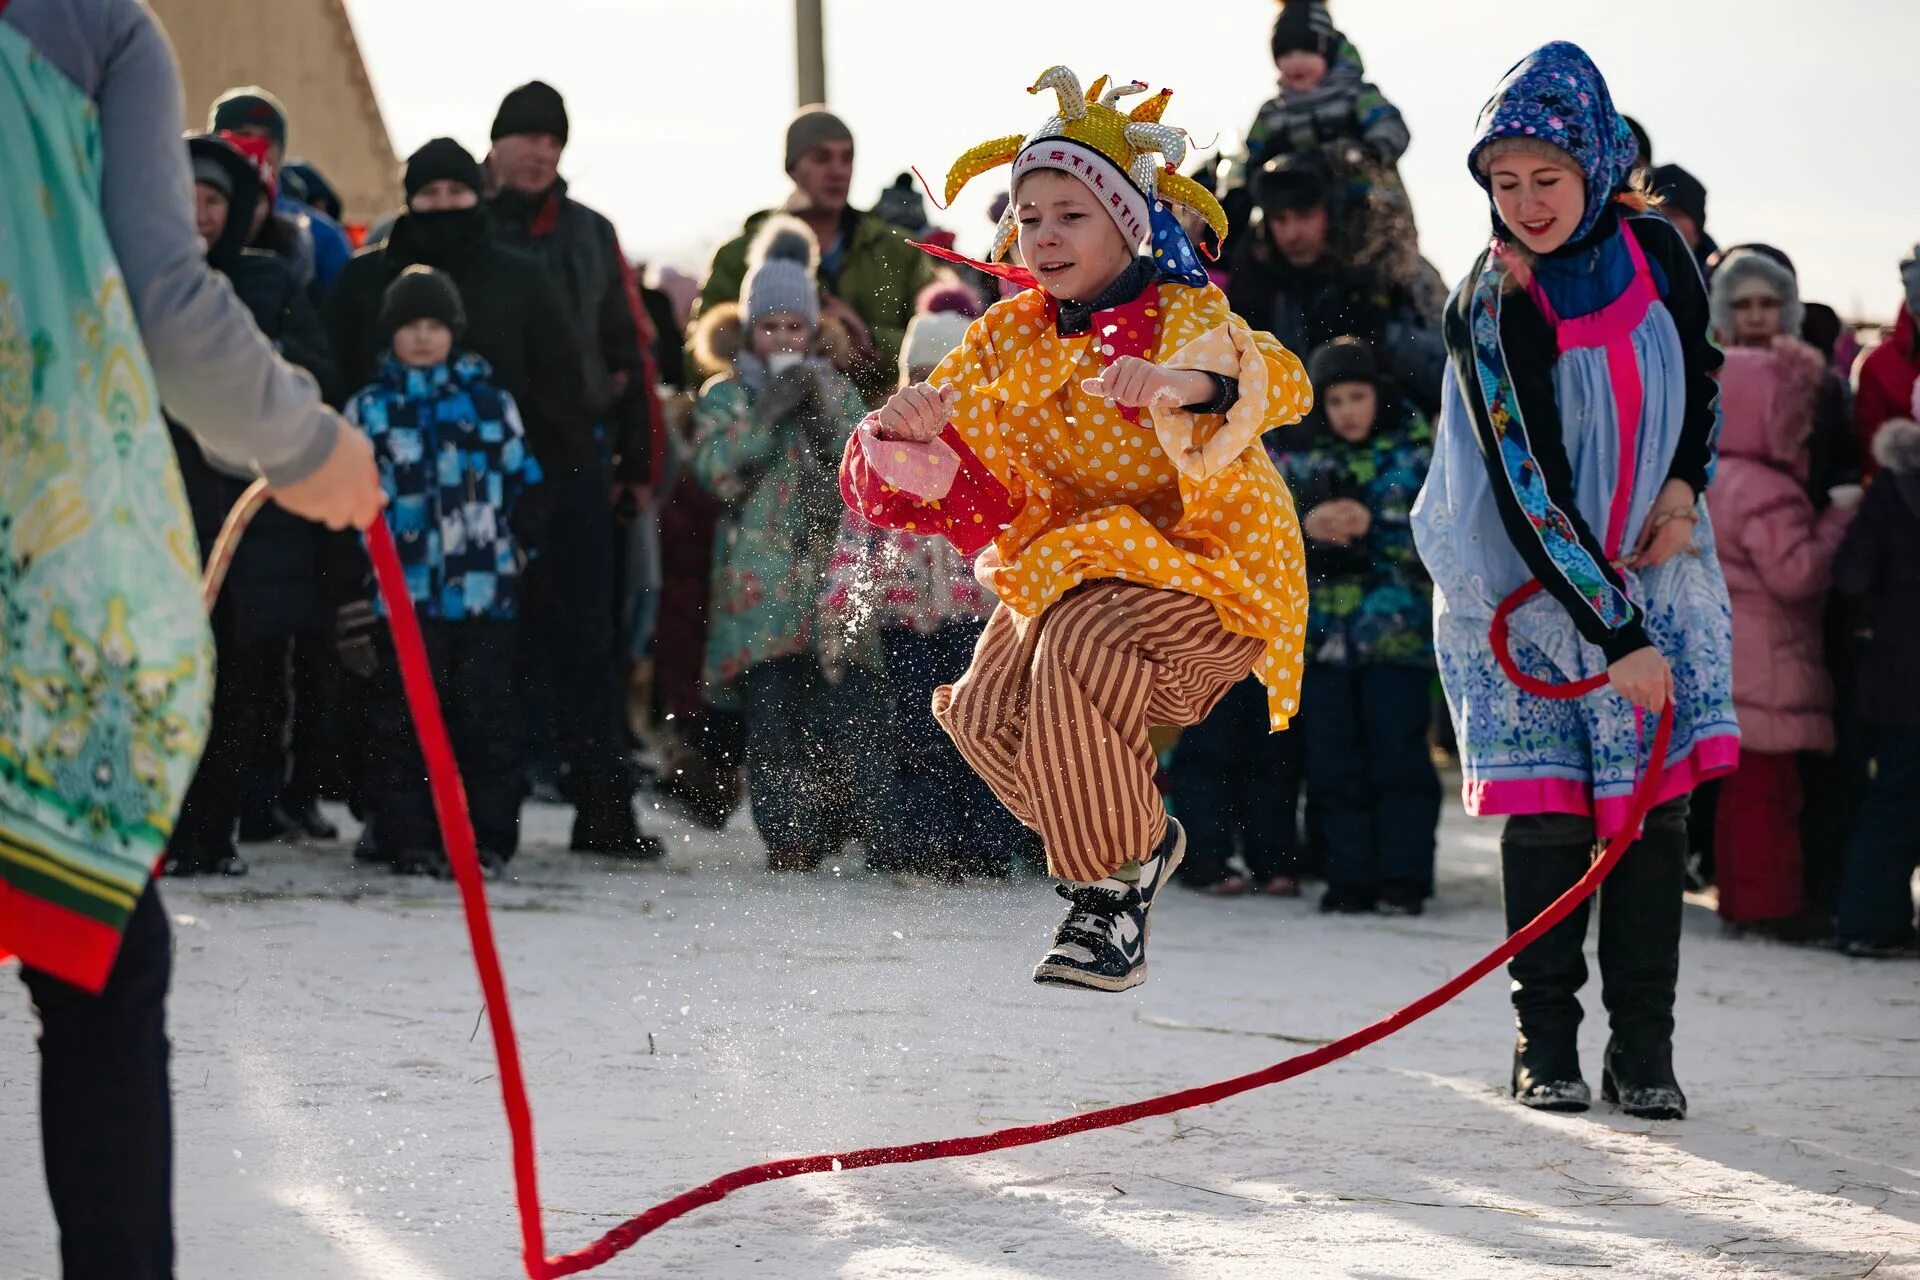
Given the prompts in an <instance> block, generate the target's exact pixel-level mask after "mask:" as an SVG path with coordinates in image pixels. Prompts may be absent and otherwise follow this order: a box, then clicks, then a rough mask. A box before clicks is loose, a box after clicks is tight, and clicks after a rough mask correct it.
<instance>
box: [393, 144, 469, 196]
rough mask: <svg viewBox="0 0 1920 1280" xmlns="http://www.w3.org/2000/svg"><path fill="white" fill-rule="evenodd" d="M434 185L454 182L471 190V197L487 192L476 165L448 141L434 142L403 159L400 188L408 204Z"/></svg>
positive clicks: (456, 145) (460, 147)
mask: <svg viewBox="0 0 1920 1280" xmlns="http://www.w3.org/2000/svg"><path fill="white" fill-rule="evenodd" d="M434 182H457V183H459V184H460V185H461V186H463V187H471V188H472V189H473V193H474V194H475V195H479V194H480V193H481V192H482V191H485V190H486V189H487V188H486V179H485V178H483V177H482V176H481V174H480V162H479V161H477V160H475V159H474V158H473V154H472V153H471V152H469V151H468V150H467V149H466V148H465V147H463V146H461V145H460V144H459V143H457V142H455V141H454V140H453V139H452V138H435V139H434V140H433V141H431V142H429V143H427V144H426V145H424V146H422V147H421V148H420V149H419V150H418V151H416V152H414V153H413V154H412V155H410V156H408V157H407V176H406V181H405V184H404V185H405V186H406V189H407V199H408V200H409V201H411V200H412V199H413V198H414V197H415V196H417V195H419V194H420V191H421V189H422V188H423V187H425V186H427V185H428V184H429V183H434Z"/></svg>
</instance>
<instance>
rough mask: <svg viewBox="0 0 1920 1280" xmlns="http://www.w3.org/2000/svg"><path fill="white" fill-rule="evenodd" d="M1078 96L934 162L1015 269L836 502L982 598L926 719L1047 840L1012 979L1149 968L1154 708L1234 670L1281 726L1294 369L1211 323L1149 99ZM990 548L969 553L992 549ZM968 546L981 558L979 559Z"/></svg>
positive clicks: (1301, 400) (1159, 818)
mask: <svg viewBox="0 0 1920 1280" xmlns="http://www.w3.org/2000/svg"><path fill="white" fill-rule="evenodd" d="M1106 85H1107V82H1106V80H1105V79H1104V78H1103V79H1101V80H1100V81H1099V82H1097V83H1096V84H1095V85H1094V86H1093V88H1092V89H1091V90H1090V91H1088V92H1087V93H1085V94H1082V92H1081V90H1080V85H1079V82H1078V81H1077V80H1076V79H1075V78H1074V76H1073V73H1072V72H1070V71H1069V70H1067V69H1066V68H1065V67H1055V68H1053V69H1052V70H1050V71H1048V72H1047V73H1046V74H1045V75H1043V76H1042V77H1041V78H1040V80H1039V82H1038V83H1037V84H1036V85H1035V86H1034V91H1035V92H1038V91H1040V90H1043V89H1052V90H1053V91H1054V92H1055V93H1056V94H1057V95H1058V99H1059V111H1058V114H1057V115H1055V116H1054V117H1053V118H1051V119H1049V120H1048V121H1047V122H1046V123H1045V124H1043V125H1042V126H1041V127H1040V128H1039V129H1038V130H1036V131H1035V132H1034V133H1032V134H1031V135H1029V136H1027V137H1026V138H1025V139H1022V138H1021V137H1019V136H1018V135H1016V136H1013V137H1008V138H1002V139H999V140H997V141H995V142H991V143H987V144H984V145H982V146H980V147H976V148H975V149H974V150H972V151H970V152H968V153H967V154H966V155H965V156H963V157H962V158H961V160H960V161H959V162H958V163H957V164H956V165H955V166H954V168H953V170H952V172H951V173H950V174H949V175H948V179H947V194H948V199H949V200H951V198H952V197H953V195H954V194H956V193H957V192H958V191H959V189H960V187H961V186H963V185H964V184H965V183H966V182H967V181H968V180H969V179H970V178H972V177H975V176H977V175H978V174H980V173H983V172H986V171H987V170H989V169H992V168H995V167H998V166H999V165H1002V164H1008V163H1011V164H1012V166H1013V187H1012V195H1013V198H1012V202H1011V204H1010V205H1009V207H1008V212H1007V215H1006V217H1005V218H1004V219H1003V221H1002V223H1001V232H1000V235H999V236H998V238H997V240H996V243H995V249H994V253H993V255H992V256H993V257H994V258H999V257H1001V256H1003V255H1004V253H1005V251H1006V250H1007V249H1008V248H1009V247H1011V245H1012V244H1013V242H1014V241H1015V240H1016V239H1017V241H1018V246H1019V251H1020V261H1021V262H1022V263H1023V264H1024V267H1023V268H1010V267H1005V266H997V265H996V266H993V267H991V268H989V269H990V270H992V271H993V272H994V273H995V274H1000V275H1003V276H1006V277H1008V278H1012V279H1017V280H1019V281H1020V282H1021V283H1024V284H1026V285H1027V286H1029V287H1028V288H1027V289H1026V291H1025V292H1022V293H1020V294H1018V295H1017V296H1015V297H1012V298H1009V299H1007V300H1005V301H1003V302H1001V303H999V304H998V305H996V306H995V307H993V308H992V309H991V310H990V311H988V313H987V314H986V315H985V316H984V317H982V318H981V319H980V320H978V321H976V322H975V323H974V324H973V326H972V328H971V329H970V330H969V331H968V333H967V337H966V340H965V342H964V343H962V345H961V346H960V348H959V349H958V350H956V351H954V352H953V353H952V354H950V355H949V356H948V357H947V358H946V359H945V360H944V361H943V362H942V363H941V364H940V366H939V368H938V369H937V370H936V371H935V373H934V375H933V378H932V379H931V380H930V381H929V382H927V383H922V384H918V385H915V386H910V387H907V388H905V389H903V390H901V391H900V392H899V393H897V394H896V395H895V396H894V397H893V398H892V399H891V400H889V401H888V402H887V404H886V405H885V406H884V407H883V408H881V409H880V410H879V411H877V412H876V413H874V414H871V415H869V416H868V418H867V419H866V420H865V421H864V422H863V423H862V424H861V429H860V430H859V431H857V432H856V433H855V435H854V437H853V439H852V440H851V441H850V442H849V443H848V446H847V452H846V456H845V459H844V461H843V465H842V473H841V475H842V492H843V494H844V495H845V496H846V498H847V501H848V502H849V504H850V505H852V506H853V507H854V509H855V510H857V511H859V512H860V513H861V514H862V515H864V516H865V517H866V518H867V519H868V520H870V521H872V522H873V523H875V524H878V525H882V526H884V527H887V528H893V529H904V530H907V531H910V532H916V533H921V534H926V535H934V534H940V535H944V536H945V537H947V538H948V539H949V540H950V541H951V542H952V543H953V544H954V545H955V546H956V547H958V548H959V549H960V550H961V551H962V552H964V553H968V554H971V553H973V552H975V551H979V552H980V556H979V560H978V562H977V568H976V573H977V575H978V576H979V578H980V580H981V581H982V582H984V583H985V584H986V585H988V586H989V587H991V588H992V589H993V591H994V593H995V594H996V595H997V596H998V597H999V600H1000V604H999V607H998V608H996V609H995V610H994V613H993V616H992V618H991V620H990V621H989V622H988V624H987V629H986V632H985V633H984V634H983V635H982V637H981V640H980V644H979V647H978V649H977V650H976V651H975V654H974V659H973V665H972V666H971V668H969V670H968V671H967V672H966V674H965V675H963V676H961V677H960V678H959V679H958V680H957V681H955V682H954V683H953V684H951V685H948V686H943V687H942V688H940V689H938V690H937V691H936V692H935V694H934V699H933V713H934V715H935V717H936V718H937V719H938V720H939V721H940V723H941V725H942V726H943V727H944V728H945V729H946V731H947V733H948V734H949V735H950V736H951V737H952V738H953V740H954V743H955V745H956V746H957V747H958V748H959V749H960V753H961V754H962V755H963V756H965V757H966V759H967V762H968V763H969V764H970V765H971V766H972V767H973V769H974V770H975V771H976V772H978V773H979V774H980V776H981V777H982V778H984V779H985V780H986V781H987V783H988V784H989V785H990V786H992V788H993V790H994V792H995V794H996V795H998V796H999V798H1000V800H1001V801H1002V803H1004V804H1005V805H1006V806H1007V808H1008V809H1009V810H1011V811H1012V812H1013V814H1014V815H1015V816H1016V817H1018V818H1019V819H1020V820H1021V821H1022V822H1024V823H1025V824H1026V825H1027V826H1029V827H1031V828H1032V829H1033V830H1035V831H1036V832H1038V833H1039V834H1040V836H1041V838H1042V839H1043V841H1044V842H1045V845H1046V852H1047V863H1048V870H1049V871H1050V872H1051V873H1052V874H1053V875H1055V876H1057V877H1059V878H1060V879H1062V880H1065V881H1069V882H1070V884H1065V885H1061V886H1058V891H1059V893H1060V894H1061V896H1062V897H1065V898H1066V899H1068V901H1069V903H1070V906H1069V908H1068V911H1067V916H1066V919H1065V921H1063V922H1062V924H1061V925H1060V928H1059V930H1058V933H1057V934H1056V936H1055V939H1054V945H1053V947H1052V949H1051V950H1049V951H1048V952H1047V954H1046V956H1045V957H1044V958H1043V959H1042V960H1041V962H1040V964H1039V966H1038V967H1037V968H1036V969H1035V970H1034V980H1035V981H1036V982H1043V983H1059V984H1062V985H1068V986H1080V987H1089V988H1093V989H1095V990H1102V991H1121V990H1125V989H1127V988H1129V987H1134V986H1137V985H1139V984H1140V983H1141V982H1143V981H1145V980H1146V941H1147V916H1148V912H1149V911H1150V909H1151V908H1152V906H1153V903H1154V900H1155V898H1156V897H1157V895H1158V893H1159V891H1160V889H1161V888H1162V887H1163V886H1164V885H1165V884H1166V883H1167V882H1168V880H1169V879H1171V877H1172V874H1173V872H1174V869H1175V868H1176V867H1178V866H1179V864H1180V860H1181V858H1182V857H1183V856H1184V855H1185V852H1186V847H1185V837H1184V834H1183V833H1182V831H1181V829H1180V825H1179V824H1178V823H1177V822H1175V821H1173V820H1172V819H1170V818H1169V817H1168V816H1167V814H1166V811H1165V809H1164V807H1163V806H1162V804H1161V801H1160V797H1159V794H1158V792H1157V791H1156V790H1155V788H1154V763H1155V761H1154V754H1153V749H1152V747H1151V746H1150V745H1149V743H1148V739H1147V729H1148V726H1149V725H1156V724H1157V725H1190V724H1194V723H1197V722H1198V721H1199V720H1200V719H1201V718H1203V717H1204V716H1205V715H1206V714H1207V712H1208V710H1209V709H1210V708H1211V707H1212V706H1213V705H1214V703H1215V702H1216V701H1218V700H1219V698H1220V697H1221V696H1222V695H1223V694H1224V693H1225V692H1226V691H1227V690H1228V689H1230V688H1231V687H1232V686H1233V685H1234V684H1235V683H1236V682H1238V681H1240V680H1242V679H1244V678H1245V677H1246V676H1247V674H1248V673H1249V672H1250V671H1255V670H1257V671H1258V672H1259V674H1260V677H1261V680H1262V682H1263V683H1264V684H1265V685H1266V687H1267V690H1268V697H1269V712H1270V718H1271V722H1272V725H1273V726H1274V727H1275V728H1280V727H1282V726H1284V725H1285V724H1286V722H1287V720H1288V719H1289V718H1290V717H1291V716H1292V715H1293V714H1294V713H1295V711H1296V710H1297V709H1298V705H1299V696H1300V679H1301V661H1300V649H1301V643H1302V636H1303V633H1304V628H1305V622H1306V614H1307V589H1306V580H1305V572H1304V555H1303V553H1302V550H1301V542H1300V532H1299V527H1298V524H1297V523H1296V521H1295V519H1294V512H1293V504H1292V501H1291V499H1290V498H1289V497H1288V495H1287V490H1286V486H1285V484H1284V483H1283V482H1282V481H1281V479H1280V476H1279V473H1278V472H1277V471H1276V470H1275V469H1274V466H1273V463H1272V462H1271V461H1270V460H1269V459H1268V457H1267V454H1266V452H1265V450H1264V449H1263V448H1262V447H1261V443H1260V437H1261V435H1262V434H1263V433H1265V432H1267V431H1269V430H1271V429H1273V428H1275V427H1281V426H1286V425H1288V424H1290V423H1293V422H1296V421H1298V420H1299V419H1300V418H1301V417H1303V416H1304V415H1305V414H1306V413H1307V412H1308V410H1309V409H1310V408H1311V406H1312V400H1313V395H1312V389H1311V387H1310V386H1309V384H1308V382H1307V378H1306V373H1305V371H1304V370H1303V369H1302V367H1301V363H1300V361H1299V360H1298V359H1297V358H1295V357H1294V355H1293V354H1292V353H1290V352H1288V351H1287V350H1286V349H1285V348H1284V347H1282V346H1280V344H1279V343H1278V342H1276V341H1274V340H1273V339H1272V338H1271V337H1270V336H1268V335H1265V334H1257V333H1254V332H1253V331H1251V330H1249V329H1248V328H1247V327H1246V326H1245V324H1244V323H1242V322H1241V321H1240V320H1239V319H1238V318H1236V317H1235V316H1233V314H1232V313H1231V311H1230V310H1229V308H1228V306H1227V300H1226V297H1225V295H1223V294H1222V293H1221V292H1220V290H1219V289H1217V288H1215V287H1214V286H1212V285H1211V284H1209V283H1208V282H1207V278H1206V274H1205V271H1204V269H1203V268H1202V267H1201V264H1200V261H1199V258H1198V257H1197V255H1196V254H1195V253H1194V251H1193V248H1192V245H1191V243H1190V242H1189V241H1188V239H1187V236H1186V233H1185V232H1184V231H1183V230H1182V229H1181V227H1180V224H1179V222H1178V220H1177V218H1176V217H1175V214H1174V212H1173V210H1172V209H1171V208H1170V207H1169V205H1170V202H1178V203H1181V204H1185V205H1188V206H1189V207H1191V208H1194V209H1197V210H1198V211H1200V212H1201V213H1202V214H1204V215H1205V216H1206V218H1207V221H1208V223H1209V224H1210V225H1211V226H1212V227H1213V228H1214V230H1215V231H1216V233H1218V234H1221V235H1224V234H1225V229H1226V217H1225V215H1224V214H1223V213H1222V212H1221V210H1220V207H1219V205H1218V204H1217V203H1216V202H1215V201H1214V199H1213V198H1212V196H1211V195H1209V194H1208V193H1206V192H1205V191H1204V190H1202V189H1201V188H1200V187H1198V186H1197V185H1195V184H1193V183H1192V182H1190V181H1188V180H1186V179H1183V178H1180V177H1178V176H1177V175H1176V174H1174V173H1173V172H1172V169H1173V167H1174V166H1176V165H1177V164H1178V163H1179V162H1180V160H1181V159H1182V158H1183V156H1184V153H1185V144H1184V142H1183V139H1182V135H1181V134H1180V133H1179V132H1178V131H1176V130H1173V129H1171V128H1168V127H1167V126H1165V125H1162V124H1160V123H1159V120H1160V115H1161V113H1162V112H1163V111H1164V110H1165V108H1166V103H1167V99H1168V97H1169V94H1168V93H1167V92H1166V91H1164V90H1163V91H1162V92H1161V93H1159V94H1157V95H1155V96H1154V97H1152V98H1150V99H1148V100H1147V101H1146V102H1145V103H1143V104H1142V105H1141V106H1139V107H1137V108H1135V109H1134V111H1133V112H1132V113H1131V114H1130V115H1127V114H1122V113H1121V112H1120V111H1118V110H1116V109H1115V103H1116V102H1117V101H1118V100H1119V99H1120V98H1121V97H1124V96H1126V95H1128V94H1132V93H1140V92H1144V91H1145V89H1146V86H1145V85H1143V84H1138V83H1135V84H1133V85H1124V86H1119V87H1117V88H1114V89H1112V90H1111V91H1109V90H1107V87H1106ZM989 544H990V545H989ZM983 548H984V549H983Z"/></svg>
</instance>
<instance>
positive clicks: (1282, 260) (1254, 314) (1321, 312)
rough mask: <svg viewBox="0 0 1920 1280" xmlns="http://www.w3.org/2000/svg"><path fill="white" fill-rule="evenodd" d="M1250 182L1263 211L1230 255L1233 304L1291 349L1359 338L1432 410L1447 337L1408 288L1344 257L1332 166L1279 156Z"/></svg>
mask: <svg viewBox="0 0 1920 1280" xmlns="http://www.w3.org/2000/svg"><path fill="white" fill-rule="evenodd" d="M1252 186H1253V195H1254V200H1255V203H1256V206H1257V209H1258V212H1257V213H1256V215H1255V216H1254V218H1253V220H1252V222H1251V223H1250V225H1249V226H1248V228H1247V232H1246V235H1245V236H1243V237H1242V238H1241V242H1240V245H1239V247H1238V250H1237V252H1236V254H1235V256H1234V260H1233V269H1232V272H1231V276H1232V282H1231V284H1230V285H1229V287H1228V297H1229V300H1230V301H1231V302H1232V304H1233V309H1234V311H1236V312H1237V313H1239V314H1240V315H1242V316H1244V317H1246V320H1247V323H1248V324H1251V325H1253V326H1254V327H1255V328H1256V329H1265V330H1267V331H1268V332H1270V333H1272V334H1273V336H1274V337H1276V338H1278V339H1280V341H1281V342H1282V343H1284V344H1285V345H1286V348H1287V350H1289V351H1317V350H1319V349H1320V348H1321V347H1323V346H1325V345H1326V344H1327V343H1329V342H1331V341H1333V340H1334V339H1335V338H1340V337H1355V338H1359V339H1361V340H1363V341H1364V342H1366V343H1367V345H1368V346H1369V347H1370V348H1371V349H1372V350H1373V352H1374V353H1375V355H1376V356H1377V357H1378V358H1379V360H1380V363H1381V367H1382V369H1383V371H1385V372H1387V373H1390V374H1392V375H1393V376H1394V378H1395V380H1396V382H1397V383H1398V384H1399V385H1400V387H1401V389H1402V390H1403V391H1405V393H1406V394H1407V397H1408V399H1410V400H1411V401H1412V402H1413V403H1414V404H1415V405H1417V406H1418V407H1419V408H1420V409H1421V411H1422V412H1424V413H1426V414H1428V415H1429V416H1432V415H1433V414H1436V413H1437V412H1438V411H1439V407H1440V379H1441V374H1442V372H1443V370H1444V368H1445V365H1446V345H1445V343H1444V342H1443V341H1442V339H1441V335H1440V332H1439V330H1438V328H1437V327H1434V326H1430V325H1428V324H1427V323H1426V322H1425V321H1424V320H1423V319H1422V318H1421V316H1420V314H1419V310H1418V308H1417V307H1416V306H1415V305H1414V303H1413V300H1412V298H1411V297H1410V296H1409V295H1408V293H1407V291H1406V290H1405V289H1403V288H1400V287H1398V286H1396V285H1394V284H1392V283H1391V282H1389V281H1387V280H1384V279H1382V278H1380V277H1379V276H1378V275H1377V274H1376V273H1373V272H1369V271H1365V270H1362V269H1360V268H1358V267H1355V266H1353V265H1351V264H1350V263H1349V262H1348V261H1347V254H1346V252H1345V246H1343V245H1342V244H1341V243H1340V241H1341V236H1340V234H1339V226H1340V217H1339V209H1338V208H1337V207H1336V186H1335V183H1334V181H1333V175H1332V173H1331V171H1330V170H1329V169H1327V168H1326V166H1325V165H1324V163H1322V162H1320V161H1319V160H1318V158H1317V156H1316V155H1315V154H1314V153H1308V154H1306V155H1297V156H1281V157H1278V158H1276V159H1274V160H1272V161H1269V162H1268V163H1267V165H1266V166H1265V167H1264V168H1262V169H1261V170H1260V171H1259V172H1258V173H1256V174H1255V175H1254V177H1253V184H1252ZM1318 423H1319V417H1318V415H1315V416H1314V417H1313V418H1312V419H1310V420H1309V421H1308V422H1303V423H1301V424H1300V432H1301V438H1302V439H1308V438H1311V436H1312V434H1313V433H1314V432H1316V431H1317V430H1318Z"/></svg>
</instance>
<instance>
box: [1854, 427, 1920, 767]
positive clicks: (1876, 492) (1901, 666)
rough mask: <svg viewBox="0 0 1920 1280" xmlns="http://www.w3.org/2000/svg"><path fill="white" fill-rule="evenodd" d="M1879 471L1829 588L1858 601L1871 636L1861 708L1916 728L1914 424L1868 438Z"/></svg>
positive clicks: (1919, 431)
mask: <svg viewBox="0 0 1920 1280" xmlns="http://www.w3.org/2000/svg"><path fill="white" fill-rule="evenodd" d="M1873 452H1874V460H1875V461H1876V462H1878V463H1879V464H1880V472H1879V474H1878V475H1877V476H1876V477H1875V479H1874V482H1873V483H1872V484H1871V485H1869V486H1868V488H1867V500H1866V501H1865V502H1863V503H1862V504H1861V505H1860V518H1859V519H1857V520H1855V521H1854V522H1853V527H1852V528H1851V529H1848V530H1847V537H1846V541H1845V542H1843V543H1842V544H1841V546H1840V555H1839V558H1838V559H1837V560H1836V561H1835V562H1834V571H1833V579H1834V581H1833V584H1834V587H1835V588H1836V589H1837V590H1839V591H1842V592H1844V593H1846V594H1847V595H1849V596H1853V597H1855V598H1856V599H1857V601H1858V602H1859V603H1860V605H1861V606H1862V607H1863V610H1864V613H1865V620H1866V624H1867V627H1868V630H1869V631H1870V632H1871V634H1872V639H1871V640H1869V641H1868V644H1867V655H1866V661H1865V663H1864V664H1863V666H1862V669H1861V673H1860V713H1861V715H1862V716H1863V717H1864V718H1865V719H1867V720H1868V721H1870V722H1872V723H1874V724H1896V725H1904V726H1906V727H1907V728H1909V729H1920V680H1917V679H1915V678H1914V657H1915V655H1917V654H1920V425H1915V424H1914V423H1913V422H1912V421H1910V420H1908V419H1904V418H1895V419H1894V420H1892V421H1890V422H1887V423H1885V424H1884V425H1882V426H1881V428H1880V431H1879V434H1878V435H1876V436H1875V437H1874V440H1873Z"/></svg>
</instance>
